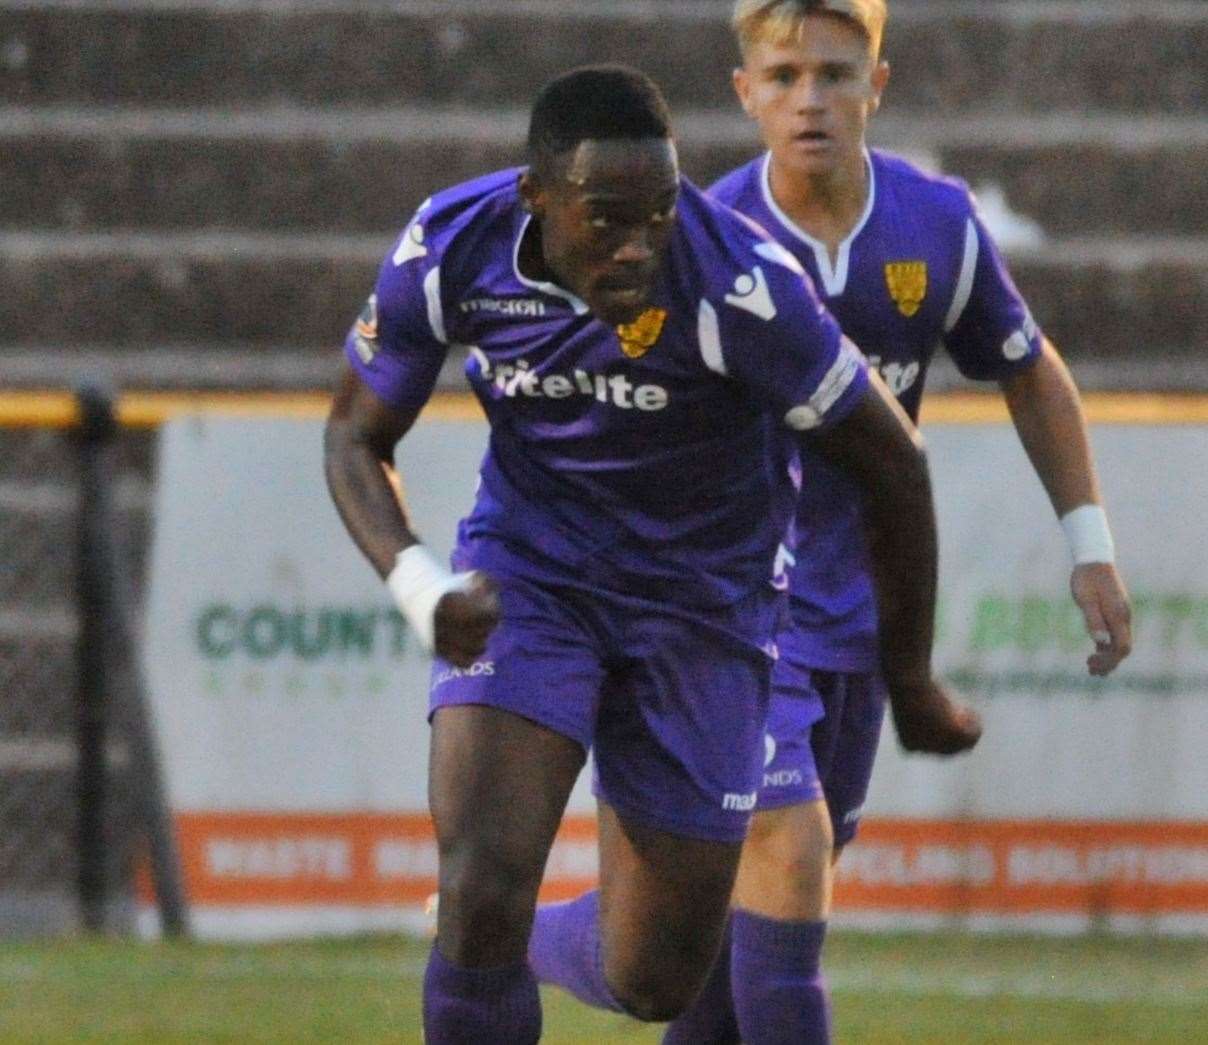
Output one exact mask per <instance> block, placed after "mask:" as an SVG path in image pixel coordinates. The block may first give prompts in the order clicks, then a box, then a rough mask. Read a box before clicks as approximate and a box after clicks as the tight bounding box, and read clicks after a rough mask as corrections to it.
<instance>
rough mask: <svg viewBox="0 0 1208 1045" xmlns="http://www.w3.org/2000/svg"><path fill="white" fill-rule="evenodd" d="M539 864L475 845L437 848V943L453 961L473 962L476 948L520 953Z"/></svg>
mask: <svg viewBox="0 0 1208 1045" xmlns="http://www.w3.org/2000/svg"><path fill="white" fill-rule="evenodd" d="M540 880H541V869H540V865H539V864H537V865H536V866H533V865H532V864H531V862H530V861H528V860H524V859H520V858H516V857H515V856H513V857H511V858H509V856H508V854H507V853H499V852H484V851H482V850H481V849H478V848H477V847H474V846H472V845H471V846H463V847H454V848H453V849H452V850H451V851H450V852H448V853H446V852H443V851H442V856H441V875H440V911H441V918H440V933H441V947H442V950H444V951H445V953H446V955H447V956H448V957H449V958H450V959H451V960H453V961H458V960H462V961H472V960H473V959H474V958H475V957H476V956H477V955H476V949H477V948H479V947H480V946H488V945H489V946H490V947H491V948H492V949H497V948H499V947H501V946H502V947H505V948H506V949H508V950H514V951H516V952H517V953H518V954H519V953H523V950H524V946H525V942H526V940H527V936H528V930H529V925H530V922H531V920H532V914H533V906H534V904H535V902H536V895H537V889H538V887H539V885H540Z"/></svg>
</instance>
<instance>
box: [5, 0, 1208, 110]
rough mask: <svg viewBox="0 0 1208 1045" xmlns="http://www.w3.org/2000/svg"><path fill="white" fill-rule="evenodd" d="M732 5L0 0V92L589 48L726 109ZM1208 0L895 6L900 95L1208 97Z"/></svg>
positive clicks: (529, 60) (242, 85)
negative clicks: (1207, 70)
mask: <svg viewBox="0 0 1208 1045" xmlns="http://www.w3.org/2000/svg"><path fill="white" fill-rule="evenodd" d="M728 11H729V4H728V3H727V2H719V0H695V2H682V0H681V2H676V0H647V2H634V3H622V2H619V0H618V2H612V3H602V2H596V3H588V2H583V0H580V2H577V3H576V2H569V3H563V2H560V0H486V2H481V3H474V2H470V0H444V2H409V0H397V2H393V3H362V2H355V0H340V2H294V3H289V2H276V0H244V2H241V0H215V2H210V3H205V2H200V3H194V2H184V0H182V2H165V0H142V2H140V0H121V2H106V0H4V2H3V3H0V12H2V14H3V23H2V25H3V28H2V30H0V99H4V100H6V101H7V102H9V103H14V102H21V103H26V104H47V103H55V102H73V103H76V104H88V103H96V104H139V105H166V106H180V105H227V104H240V103H264V102H269V101H284V100H289V101H294V102H301V103H323V104H354V105H382V104H399V103H400V102H406V101H416V100H425V101H436V102H458V103H462V104H467V105H475V104H477V105H492V106H495V105H500V104H504V103H512V104H526V103H527V102H528V101H529V100H530V98H531V96H532V94H533V92H534V90H535V89H536V87H537V86H539V85H540V84H541V83H543V82H544V81H545V80H547V79H548V78H549V77H550V76H552V75H554V74H556V73H558V72H560V71H562V70H564V69H566V68H568V67H570V66H573V65H578V64H582V63H584V62H598V61H625V62H628V63H630V64H634V65H637V66H640V67H641V68H644V69H646V70H647V71H648V72H650V73H651V74H652V75H654V76H655V77H656V79H657V80H658V81H659V82H660V83H661V84H662V85H663V86H664V88H665V89H666V90H667V92H668V95H669V97H670V98H671V100H672V102H673V104H674V105H677V106H684V105H694V106H707V105H718V106H730V105H731V104H732V98H731V92H730V85H729V67H730V65H731V64H732V63H733V60H734V55H735V51H734V46H733V44H732V42H731V39H730V34H729V30H728V28H727V25H726V15H727V13H728ZM1206 50H1208V5H1204V4H1202V3H1198V2H1166V3H1163V2H1155V3H1148V4H1146V3H1137V2H1130V3H1113V4H1107V3H1097V4H1096V3H1089V2H1082V3H1068V2H1067V3H1061V2H1051V3H1043V2H1035V0H1032V2H1019V0H1015V2H1005V0H1004V2H1000V3H994V4H979V3H975V2H973V0H967V2H963V3H905V2H902V3H899V4H898V5H897V6H896V7H895V8H894V10H893V13H892V17H891V22H890V28H889V31H888V35H887V38H886V53H887V56H888V57H889V59H890V62H891V64H892V65H893V67H894V70H895V71H894V77H893V83H892V86H891V91H890V94H889V96H888V104H889V105H891V106H893V105H901V106H903V107H905V108H907V109H925V108H934V109H937V110H941V111H943V112H945V113H950V112H953V111H956V110H960V109H968V108H996V109H1021V110H1034V111H1044V110H1051V109H1054V108H1067V109H1106V110H1112V111H1119V112H1127V111H1154V112H1170V113H1178V112H1183V113H1190V112H1202V111H1203V110H1204V109H1206V108H1208V77H1205V76H1204V70H1203V59H1202V55H1203V54H1204V53H1205V51H1206Z"/></svg>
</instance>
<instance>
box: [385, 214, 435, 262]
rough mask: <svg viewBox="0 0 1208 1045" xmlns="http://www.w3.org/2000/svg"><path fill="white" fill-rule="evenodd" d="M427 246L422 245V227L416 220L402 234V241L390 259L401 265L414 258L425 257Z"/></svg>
mask: <svg viewBox="0 0 1208 1045" xmlns="http://www.w3.org/2000/svg"><path fill="white" fill-rule="evenodd" d="M427 253H428V248H427V247H425V246H424V227H423V226H422V225H421V224H420V223H419V222H418V221H417V222H414V223H413V224H412V225H411V227H410V228H409V229H408V230H407V231H406V232H405V233H404V234H403V239H402V242H400V243H399V245H398V249H397V250H396V251H395V252H394V258H393V259H392V260H393V261H394V263H395V265H402V264H404V263H405V262H408V261H411V260H413V259H414V258H422V257H425V256H426V255H427Z"/></svg>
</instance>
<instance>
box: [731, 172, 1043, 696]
mask: <svg viewBox="0 0 1208 1045" xmlns="http://www.w3.org/2000/svg"><path fill="white" fill-rule="evenodd" d="M867 163H868V172H869V195H868V204H867V206H866V207H865V209H864V213H863V214H862V215H861V217H860V220H859V221H858V222H857V223H856V227H855V228H854V229H853V230H852V232H851V234H850V235H849V236H848V237H847V238H846V239H845V240H844V241H843V243H842V244H841V245H840V247H839V250H838V253H837V256H836V258H835V260H834V262H833V263H832V261H831V259H830V256H829V254H828V252H827V249H826V246H825V245H824V244H823V243H821V242H819V241H818V240H815V239H814V238H813V237H811V236H809V235H808V234H807V233H806V232H805V231H804V230H802V229H801V228H800V227H798V226H797V225H796V224H794V222H793V221H792V219H791V218H789V217H788V216H787V215H786V214H785V213H784V212H783V211H782V210H781V209H780V208H779V207H778V206H777V205H776V202H775V200H774V199H773V198H772V193H771V190H770V188H769V185H768V164H769V157H768V156H767V155H764V156H761V157H759V158H758V159H756V160H753V161H752V162H751V163H748V164H746V165H745V166H742V167H739V168H738V169H737V170H734V171H732V172H731V173H729V174H727V175H726V176H725V177H723V178H721V179H720V180H719V181H718V182H716V183H715V184H714V185H713V186H712V188H711V189H710V190H709V192H710V194H711V195H713V196H714V197H715V198H717V199H719V200H721V201H722V202H724V203H727V204H729V205H730V206H732V207H734V208H736V209H737V210H739V211H741V212H742V213H744V214H746V215H748V216H749V217H751V218H752V219H753V220H755V221H756V222H758V223H759V224H760V225H762V226H763V227H764V228H765V229H766V230H767V231H768V232H769V233H770V234H771V235H772V236H773V237H774V238H775V239H776V240H777V242H779V243H781V244H782V245H783V246H784V247H785V248H786V249H788V250H789V251H791V252H792V253H793V255H794V256H795V257H796V258H797V259H798V261H800V262H801V264H802V265H803V267H804V268H805V269H806V271H807V272H808V273H809V274H810V276H811V277H812V278H813V281H814V283H815V285H816V286H817V289H818V292H819V294H820V295H821V296H822V300H823V303H824V304H825V306H826V308H827V309H828V310H829V311H830V312H831V314H832V315H834V317H835V318H836V319H837V320H838V321H839V324H840V326H841V327H842V328H843V332H844V333H845V334H846V335H847V336H848V337H850V338H851V339H852V341H854V342H855V343H856V345H857V346H858V347H859V348H860V349H861V351H863V352H864V354H865V355H866V356H867V357H868V361H869V363H870V364H871V365H873V366H875V367H877V368H878V370H879V371H880V373H881V376H882V377H883V378H884V379H885V382H886V384H888V385H889V387H890V389H891V390H892V391H893V393H894V394H895V395H896V396H897V397H898V400H899V401H900V402H901V404H902V406H903V407H904V408H905V409H906V411H907V413H909V414H910V416H911V417H913V418H916V419H917V416H918V410H919V401H920V399H921V397H922V393H923V382H924V379H925V378H926V375H927V366H928V364H929V363H930V361H931V357H932V354H933V353H934V352H935V350H936V349H937V348H938V347H940V346H943V347H944V348H945V349H946V350H947V351H948V353H949V355H951V356H952V358H953V360H954V361H955V363H956V365H957V367H958V368H959V369H960V371H961V373H962V374H964V375H965V376H966V377H969V378H973V379H975V380H999V379H1001V378H1004V377H1007V376H1009V375H1010V374H1012V373H1014V372H1016V371H1017V370H1019V369H1021V368H1023V367H1027V366H1030V365H1031V364H1032V363H1033V362H1034V361H1035V359H1036V358H1037V355H1038V353H1039V352H1040V340H1041V335H1040V331H1039V330H1038V329H1037V327H1036V324H1035V322H1034V321H1033V320H1032V316H1031V314H1030V313H1029V312H1028V308H1027V305H1026V304H1025V303H1024V301H1023V299H1022V298H1021V297H1020V295H1019V292H1018V290H1017V289H1016V288H1015V285H1014V283H1013V282H1012V281H1011V277H1010V275H1009V274H1008V272H1007V269H1006V266H1005V265H1004V263H1003V260H1002V258H1001V257H1000V255H999V253H998V250H997V249H996V247H995V246H994V243H993V241H992V240H991V238H990V236H989V234H988V233H987V232H986V229H985V227H984V226H983V225H982V223H981V221H980V219H979V218H978V216H977V213H976V209H975V207H974V203H973V200H972V197H971V196H970V193H969V190H968V187H967V186H966V185H965V184H964V183H963V182H961V181H959V180H957V179H955V178H948V177H937V176H934V175H930V174H927V173H924V172H923V171H921V170H919V169H918V168H917V167H915V166H913V165H912V164H910V163H908V162H906V161H905V160H903V159H901V158H900V157H897V156H893V155H892V154H889V153H884V152H881V151H879V150H872V151H871V152H870V153H869V154H868V158H867ZM801 467H802V473H803V474H802V492H801V501H800V504H799V506H798V512H797V551H796V562H795V564H794V565H793V566H792V568H791V569H790V571H789V578H790V594H791V602H792V617H793V623H794V627H793V628H792V629H791V630H789V631H786V632H785V633H784V634H782V635H781V638H780V649H781V653H782V655H786V656H791V657H793V658H794V659H796V660H798V661H799V662H800V663H802V664H805V665H807V666H809V667H814V668H820V669H824V670H829V671H845V672H861V671H869V670H872V669H874V668H875V667H876V665H877V645H876V608H875V603H874V597H873V589H872V579H871V576H870V574H869V565H868V555H867V550H866V548H865V547H864V541H863V537H862V529H861V523H860V509H859V499H858V496H857V494H856V492H855V490H854V488H853V487H852V486H851V484H850V482H849V481H847V480H846V479H845V478H844V477H842V476H840V475H837V474H836V473H835V472H834V471H833V469H831V468H829V467H828V466H827V464H826V463H825V462H823V461H822V460H820V459H818V458H817V457H816V456H814V455H811V454H809V453H803V456H802V462H801Z"/></svg>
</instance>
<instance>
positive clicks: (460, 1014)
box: [424, 705, 585, 1045]
mask: <svg viewBox="0 0 1208 1045" xmlns="http://www.w3.org/2000/svg"><path fill="white" fill-rule="evenodd" d="M584 757H585V756H584V751H583V749H582V747H581V746H580V745H578V744H577V743H575V742H574V741H572V740H569V739H568V738H566V737H564V736H562V735H560V734H558V733H555V732H553V731H552V730H549V729H546V728H545V727H544V726H540V725H537V724H536V723H534V722H531V721H529V720H528V719H525V718H522V717H520V716H518V715H513V714H511V713H510V712H507V711H501V710H498V709H495V708H490V707H485V706H480V705H464V706H454V707H443V708H439V709H438V710H437V712H436V714H435V716H434V718H433V722H432V754H431V762H430V769H429V782H428V786H429V802H430V804H431V808H432V816H433V819H434V820H435V823H436V837H437V844H438V846H439V852H440V877H439V882H440V904H439V908H438V912H437V930H436V944H435V946H434V947H433V950H432V955H431V958H430V960H429V964H428V971H427V975H426V977H425V983H424V1032H425V1038H426V1041H427V1042H429V1045H451V1043H463V1042H464V1043H471V1042H472V1043H474V1045H485V1043H491V1042H499V1043H503V1042H508V1043H509V1045H512V1043H519V1042H535V1041H536V1040H537V1039H538V1037H539V1036H540V1031H541V1011H540V1001H539V999H538V995H537V985H536V982H535V981H534V980H533V976H532V972H531V971H530V970H529V968H528V965H527V963H526V962H525V960H524V953H525V946H526V942H527V939H528V934H529V929H530V927H531V925H532V918H533V910H534V908H535V906H536V902H537V890H538V887H539V886H540V884H541V875H542V870H543V868H544V866H545V860H546V856H547V855H548V853H549V848H550V845H551V844H552V842H553V838H554V833H555V832H556V831H557V828H558V822H559V820H560V819H561V817H562V812H563V810H564V809H565V807H566V801H567V798H568V797H569V795H570V790H571V788H572V786H573V785H574V782H575V778H576V777H577V776H578V773H579V770H580V768H581V767H582V765H583V760H584Z"/></svg>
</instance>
